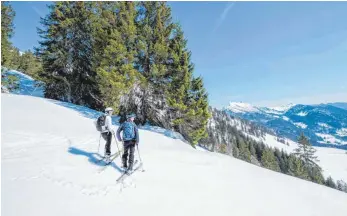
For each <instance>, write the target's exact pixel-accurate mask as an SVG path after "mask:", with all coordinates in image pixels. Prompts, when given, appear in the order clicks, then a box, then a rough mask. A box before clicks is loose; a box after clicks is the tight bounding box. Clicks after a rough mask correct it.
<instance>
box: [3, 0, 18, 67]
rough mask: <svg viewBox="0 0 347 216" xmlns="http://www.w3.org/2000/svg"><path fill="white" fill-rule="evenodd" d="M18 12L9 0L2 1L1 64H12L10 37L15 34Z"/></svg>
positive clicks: (7, 65)
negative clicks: (14, 20) (15, 21)
mask: <svg viewBox="0 0 347 216" xmlns="http://www.w3.org/2000/svg"><path fill="white" fill-rule="evenodd" d="M15 15H16V13H15V12H14V10H13V9H12V6H11V5H10V4H9V2H5V1H2V2H1V64H2V65H3V66H6V67H9V66H10V65H11V63H12V62H13V61H12V58H11V55H12V54H11V51H12V49H13V48H12V44H11V42H10V40H9V39H10V38H11V37H12V36H13V34H14V26H13V19H14V17H15Z"/></svg>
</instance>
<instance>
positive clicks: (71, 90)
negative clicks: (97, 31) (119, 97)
mask: <svg viewBox="0 0 347 216" xmlns="http://www.w3.org/2000/svg"><path fill="white" fill-rule="evenodd" d="M93 12H94V10H93V8H92V2H55V3H54V4H53V5H51V6H50V13H49V14H48V15H47V16H46V17H45V18H42V21H41V23H42V25H43V29H39V31H38V33H39V35H40V36H41V38H42V40H41V41H40V45H41V47H40V48H39V49H37V53H38V54H39V56H40V57H41V58H42V61H43V71H44V73H43V74H42V76H43V77H44V78H45V83H46V88H45V97H49V98H53V99H58V100H62V101H68V102H72V103H75V104H80V105H86V106H90V107H93V108H96V107H98V106H100V105H102V104H101V103H100V101H98V100H96V98H97V97H96V95H98V93H99V92H98V88H97V84H96V81H95V77H96V72H95V71H94V70H93V59H94V58H93V53H94V51H93V35H92V33H93V29H92V26H93V25H91V24H92V20H93V16H94V14H93Z"/></svg>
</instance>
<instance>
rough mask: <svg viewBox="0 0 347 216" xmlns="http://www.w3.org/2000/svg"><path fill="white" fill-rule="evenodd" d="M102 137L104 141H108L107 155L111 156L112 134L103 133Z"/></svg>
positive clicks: (106, 146)
mask: <svg viewBox="0 0 347 216" xmlns="http://www.w3.org/2000/svg"><path fill="white" fill-rule="evenodd" d="M101 136H102V138H104V140H106V145H105V155H111V142H112V133H111V132H105V133H101Z"/></svg>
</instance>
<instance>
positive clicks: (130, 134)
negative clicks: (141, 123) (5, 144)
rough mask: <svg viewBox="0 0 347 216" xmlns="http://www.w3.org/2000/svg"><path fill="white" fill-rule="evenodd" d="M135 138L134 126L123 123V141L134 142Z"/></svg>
mask: <svg viewBox="0 0 347 216" xmlns="http://www.w3.org/2000/svg"><path fill="white" fill-rule="evenodd" d="M135 138H136V135H135V125H134V123H132V122H124V123H123V140H124V141H129V140H134V139H135Z"/></svg>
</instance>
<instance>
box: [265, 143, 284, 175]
mask: <svg viewBox="0 0 347 216" xmlns="http://www.w3.org/2000/svg"><path fill="white" fill-rule="evenodd" d="M261 163H262V164H263V166H264V167H265V168H268V169H271V170H274V171H277V172H279V171H280V167H279V165H278V163H277V160H276V157H275V155H274V153H273V152H272V151H271V149H269V148H267V149H265V150H264V151H263V155H262V157H261Z"/></svg>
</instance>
